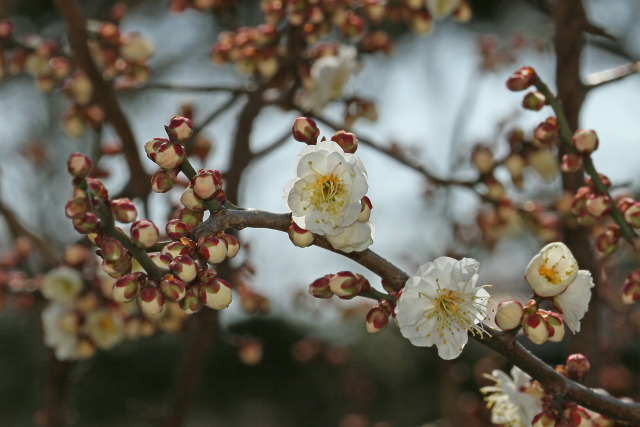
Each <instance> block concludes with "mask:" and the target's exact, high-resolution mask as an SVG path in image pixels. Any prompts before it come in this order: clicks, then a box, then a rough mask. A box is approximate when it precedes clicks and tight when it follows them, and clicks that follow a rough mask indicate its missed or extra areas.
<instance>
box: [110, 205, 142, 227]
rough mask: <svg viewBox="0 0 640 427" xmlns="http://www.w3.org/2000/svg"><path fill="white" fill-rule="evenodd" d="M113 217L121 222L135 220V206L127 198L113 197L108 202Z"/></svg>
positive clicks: (136, 212) (136, 213) (136, 214)
mask: <svg viewBox="0 0 640 427" xmlns="http://www.w3.org/2000/svg"><path fill="white" fill-rule="evenodd" d="M109 207H110V208H111V215H113V219H115V220H116V221H119V222H122V223H130V222H133V221H135V219H136V217H137V216H138V211H137V209H136V206H135V205H134V204H133V203H132V202H131V200H129V199H115V200H112V201H111V202H109Z"/></svg>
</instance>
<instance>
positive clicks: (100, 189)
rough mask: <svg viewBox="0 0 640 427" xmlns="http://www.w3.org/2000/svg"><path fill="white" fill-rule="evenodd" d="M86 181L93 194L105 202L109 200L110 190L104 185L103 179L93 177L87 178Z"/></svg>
mask: <svg viewBox="0 0 640 427" xmlns="http://www.w3.org/2000/svg"><path fill="white" fill-rule="evenodd" d="M86 181H87V187H89V190H91V193H92V194H93V196H95V197H96V198H98V199H100V200H101V201H103V202H105V203H107V202H108V201H109V192H108V191H107V188H106V187H105V186H104V184H103V183H102V181H100V180H99V179H93V178H86Z"/></svg>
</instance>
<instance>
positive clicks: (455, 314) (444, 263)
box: [395, 257, 490, 360]
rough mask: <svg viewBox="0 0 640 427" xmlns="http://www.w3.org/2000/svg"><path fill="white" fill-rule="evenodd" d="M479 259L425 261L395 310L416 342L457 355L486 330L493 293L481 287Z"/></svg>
mask: <svg viewBox="0 0 640 427" xmlns="http://www.w3.org/2000/svg"><path fill="white" fill-rule="evenodd" d="M479 266H480V264H479V263H478V261H476V260H475V259H471V258H463V259H462V260H460V261H458V260H455V259H453V258H449V257H439V258H437V259H436V260H435V261H433V262H429V263H427V264H424V265H422V266H421V267H420V269H419V270H418V275H417V276H412V277H410V278H409V280H407V283H406V285H405V287H404V289H403V290H402V293H401V295H400V297H399V299H398V303H397V305H396V309H395V313H396V320H397V321H398V326H399V327H400V332H401V333H402V335H403V336H404V337H405V338H408V339H409V340H410V341H411V343H412V344H413V345H416V346H421V347H430V346H432V345H434V344H435V345H436V346H437V347H438V355H439V356H440V357H442V358H443V359H447V360H450V359H455V358H456V357H458V356H459V355H460V353H461V352H462V348H463V347H464V346H465V345H466V344H467V341H468V339H469V338H468V335H467V333H468V332H469V331H471V333H473V334H480V335H482V334H483V333H485V331H484V329H483V327H482V326H481V325H480V322H481V321H483V320H485V319H487V303H488V302H489V297H490V296H489V293H488V292H487V291H486V290H485V289H484V287H482V286H481V287H478V286H477V282H478V269H479Z"/></svg>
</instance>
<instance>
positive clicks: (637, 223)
mask: <svg viewBox="0 0 640 427" xmlns="http://www.w3.org/2000/svg"><path fill="white" fill-rule="evenodd" d="M624 220H625V221H627V223H628V224H629V225H630V226H632V227H633V228H640V203H638V202H635V203H633V204H632V205H630V206H629V207H627V209H626V210H625V211H624Z"/></svg>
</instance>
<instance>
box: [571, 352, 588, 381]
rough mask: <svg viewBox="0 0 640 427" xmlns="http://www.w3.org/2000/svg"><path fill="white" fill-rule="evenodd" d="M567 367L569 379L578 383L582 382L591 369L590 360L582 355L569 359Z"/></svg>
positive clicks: (573, 355)
mask: <svg viewBox="0 0 640 427" xmlns="http://www.w3.org/2000/svg"><path fill="white" fill-rule="evenodd" d="M566 365H567V373H568V375H569V378H570V379H572V380H574V381H578V382H582V381H583V380H584V378H585V377H586V376H587V374H588V373H589V369H591V364H590V363H589V360H588V359H587V358H586V357H585V356H584V354H581V353H576V354H572V355H570V356H569V357H567V363H566Z"/></svg>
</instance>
